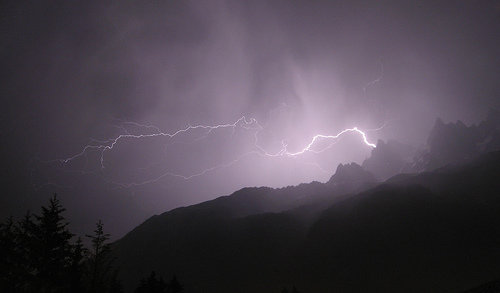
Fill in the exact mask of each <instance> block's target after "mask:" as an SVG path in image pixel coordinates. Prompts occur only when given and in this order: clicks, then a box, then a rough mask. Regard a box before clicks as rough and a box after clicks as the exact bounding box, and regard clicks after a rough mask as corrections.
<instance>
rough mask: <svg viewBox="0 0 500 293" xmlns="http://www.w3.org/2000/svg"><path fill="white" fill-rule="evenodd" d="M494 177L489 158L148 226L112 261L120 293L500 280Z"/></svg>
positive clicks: (160, 219)
mask: <svg viewBox="0 0 500 293" xmlns="http://www.w3.org/2000/svg"><path fill="white" fill-rule="evenodd" d="M499 175H500V153H499V152H496V153H490V154H487V155H486V156H483V157H481V158H479V159H477V160H475V161H472V162H469V163H468V164H465V165H462V166H455V167H448V168H443V169H440V170H437V171H435V172H429V173H422V174H419V175H399V176H397V177H395V178H392V179H390V180H389V181H388V182H386V183H384V184H382V185H380V186H377V187H375V188H373V189H370V190H368V191H364V192H362V193H359V194H356V195H346V193H347V192H345V191H344V192H341V191H336V192H335V191H334V190H335V187H334V186H336V184H334V183H330V184H324V185H322V184H319V183H315V184H312V185H302V186H301V187H297V188H299V189H300V188H302V191H297V190H295V189H294V188H290V189H288V190H286V189H281V190H279V191H275V190H271V189H244V190H242V191H240V192H238V193H236V194H234V195H232V196H229V197H224V198H219V199H217V200H215V201H211V202H207V203H203V204H200V205H196V206H192V207H188V208H182V209H177V210H174V211H171V212H168V213H165V214H163V215H160V216H156V217H153V218H151V219H150V220H148V221H147V222H145V223H144V224H142V225H141V226H139V227H138V228H136V229H135V230H134V231H132V232H131V233H129V234H128V235H127V236H126V237H124V238H123V239H121V240H120V241H118V242H117V243H116V244H115V251H116V253H117V256H118V261H119V263H120V264H121V269H122V275H121V276H122V277H123V278H124V282H125V284H126V286H127V287H128V288H131V287H132V286H133V284H135V283H136V282H137V280H138V279H139V278H140V277H143V276H145V275H147V274H148V273H149V272H150V271H151V270H155V271H157V272H159V273H160V274H161V275H164V276H166V277H168V276H169V275H171V274H173V273H176V274H177V275H178V276H179V278H180V279H181V281H183V282H184V283H185V288H186V292H279V291H280V289H281V288H282V287H283V286H291V285H292V284H293V285H296V286H297V288H298V289H299V290H300V291H301V292H369V291H371V292H373V291H378V292H460V291H464V290H466V289H469V288H473V287H475V286H478V285H480V284H482V283H486V282H487V281H490V280H494V279H497V278H498V277H499V276H500V180H499V178H500V176H499ZM338 177H339V176H338ZM338 177H337V178H338ZM344 179H345V178H344ZM358 188H359V186H358ZM287 194H288V196H289V198H291V199H289V198H288V197H287ZM277 198H279V200H277ZM308 199H311V200H308ZM321 207H323V208H321ZM328 207H329V208H328ZM325 209H326V210H325Z"/></svg>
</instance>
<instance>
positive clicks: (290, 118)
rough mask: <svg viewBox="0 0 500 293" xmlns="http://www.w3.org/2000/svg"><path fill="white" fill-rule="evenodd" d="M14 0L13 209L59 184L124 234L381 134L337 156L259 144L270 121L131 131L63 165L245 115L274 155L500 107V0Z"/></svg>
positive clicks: (318, 167) (7, 192)
mask: <svg viewBox="0 0 500 293" xmlns="http://www.w3.org/2000/svg"><path fill="white" fill-rule="evenodd" d="M0 11H2V12H1V15H0V32H1V38H2V41H1V45H0V53H1V56H2V64H1V65H2V66H1V68H2V69H1V72H2V86H1V87H0V88H1V96H2V101H3V111H2V113H3V114H2V121H1V122H2V123H1V125H2V127H1V133H2V159H3V160H2V162H3V163H4V166H5V167H6V168H4V172H3V174H2V180H3V182H2V183H3V184H2V185H3V186H4V188H5V189H4V194H3V195H2V198H1V202H0V205H1V206H2V208H1V210H0V211H1V214H2V215H5V216H6V215H8V214H19V213H21V212H23V211H25V210H26V209H28V208H31V209H35V210H36V209H37V207H38V206H39V205H40V204H41V203H43V202H45V201H46V200H47V198H48V197H49V196H50V195H51V193H53V192H58V193H59V194H60V196H61V197H62V198H63V203H64V204H65V205H66V206H67V208H68V210H69V213H68V217H69V218H70V219H71V220H72V222H74V223H75V225H76V226H77V229H81V230H89V229H88V227H91V225H92V223H93V222H94V221H96V220H97V219H98V218H102V219H103V220H104V223H105V225H106V224H107V225H108V226H109V229H110V230H111V232H112V233H113V234H115V235H118V236H119V235H122V234H123V233H124V232H126V231H127V230H129V229H130V228H132V227H133V226H135V225H137V224H139V223H140V221H142V220H143V219H145V218H147V217H149V216H151V215H152V214H154V213H160V212H163V211H166V210H168V209H171V208H174V207H177V206H179V205H186V204H192V203H197V202H200V201H203V200H207V199H212V198H214V197H216V196H220V195H225V194H229V193H231V192H233V191H235V190H237V189H239V188H242V187H244V186H262V185H267V186H272V187H279V186H285V185H291V184H298V183H300V182H309V181H312V180H318V181H325V180H327V179H328V178H329V177H330V176H331V175H332V173H333V172H334V170H335V169H336V166H337V164H338V163H341V162H351V161H356V162H358V163H361V162H362V161H363V160H364V159H365V158H366V157H368V156H369V154H370V149H371V148H370V147H368V146H366V145H365V144H364V143H363V141H362V138H361V137H360V135H359V134H356V133H350V134H347V135H344V136H342V137H341V139H339V140H335V141H333V140H332V141H327V142H335V144H334V145H332V147H331V148H329V149H328V150H326V151H324V152H323V153H321V154H314V153H310V152H308V153H306V154H304V155H303V156H295V157H292V158H290V157H289V156H277V157H272V158H271V157H267V156H262V150H260V154H261V155H258V154H253V155H244V154H247V153H248V152H251V151H255V145H254V142H255V141H254V139H255V136H254V135H255V132H256V130H255V129H245V128H244V127H241V126H242V125H241V124H239V125H238V126H237V127H234V128H231V127H226V128H221V129H217V130H213V131H212V132H210V133H209V135H206V134H207V131H206V130H205V131H201V130H200V129H197V130H193V131H189V132H186V133H184V134H181V135H179V136H176V137H175V138H172V139H171V138H168V137H165V136H163V137H153V138H151V137H150V138H142V139H134V138H124V139H120V140H119V142H118V143H117V144H116V145H115V146H114V148H113V149H112V150H109V151H106V152H105V154H104V165H105V168H104V169H102V168H101V165H100V157H99V156H100V153H99V152H96V151H92V150H89V151H87V152H85V153H84V154H83V155H82V156H80V157H78V158H76V159H75V160H73V161H70V162H68V163H67V164H61V163H59V162H51V163H50V162H46V161H49V160H52V159H64V158H68V157H71V156H73V155H75V154H78V153H80V152H81V151H82V150H83V148H84V147H85V145H88V144H92V145H96V144H98V143H97V142H95V140H101V141H102V140H107V139H110V138H116V137H117V136H119V135H121V134H122V135H123V134H126V133H129V134H134V135H138V134H153V133H157V132H158V131H163V132H165V133H174V132H175V131H177V130H179V129H183V128H186V127H187V126H189V125H217V124H231V123H234V122H235V121H237V120H238V119H239V118H240V117H242V116H245V117H247V118H248V119H249V118H255V119H257V121H258V123H259V125H260V127H262V128H261V130H260V131H259V132H258V139H259V146H260V147H262V148H263V149H264V150H265V151H267V152H269V153H276V152H279V151H280V149H281V148H282V141H286V143H287V145H288V146H287V150H288V151H290V152H296V151H300V150H301V149H303V148H304V147H305V146H307V144H308V143H309V142H310V141H311V139H312V138H313V136H314V135H317V134H324V135H335V134H337V133H338V132H340V131H341V130H342V129H345V128H351V127H355V126H357V127H359V129H361V130H364V131H366V134H367V137H368V140H369V141H370V142H376V141H377V140H378V139H383V140H387V139H396V140H399V141H401V142H404V143H408V144H411V145H414V146H417V147H418V146H421V145H423V144H424V143H425V139H426V135H427V133H428V131H429V129H430V128H431V127H432V125H433V123H434V120H435V119H436V117H441V118H442V119H443V120H444V121H455V120H457V119H461V120H462V121H464V122H465V123H468V124H470V123H474V122H477V121H479V120H481V119H482V118H484V116H485V115H486V112H487V111H488V109H489V108H497V109H498V108H500V99H499V97H500V84H499V83H498V80H499V79H500V57H499V54H498V52H500V42H499V41H498V40H500V2H498V1H418V2H417V1H162V2H153V3H150V2H147V3H140V4H139V3H136V2H125V1H116V2H111V1H82V2H79V3H74V2H67V1H45V2H44V3H43V4H41V3H39V2H38V1H7V2H5V3H3V4H2V6H1V7H0ZM129 122H134V123H140V124H142V125H154V126H155V127H157V128H154V127H144V126H142V127H141V126H137V124H133V123H129ZM254 126H255V125H254ZM381 126H384V127H383V128H382V129H379V130H374V129H378V128H379V127H381ZM259 129H260V128H259ZM204 135H206V137H205V136H204ZM92 139H94V140H92ZM103 144H105V143H103ZM108 145H109V142H108ZM324 146H325V141H320V142H319V143H318V144H316V145H315V147H317V148H318V149H319V148H322V147H324ZM242 155H244V156H243V157H241V156H242ZM238 158H241V159H240V160H239V161H238V162H233V161H234V160H236V159H238ZM231 162H233V163H232V164H229V163H231ZM221 164H222V165H224V167H223V168H216V169H214V170H212V171H210V172H207V173H205V174H204V175H203V176H199V177H195V178H192V179H190V180H184V179H182V178H178V177H175V176H169V175H165V176H163V177H161V175H162V174H167V173H168V172H170V173H176V174H183V175H186V176H188V175H192V174H196V173H200V172H202V171H203V170H206V169H210V168H212V167H214V166H218V165H221ZM158 177H161V178H160V179H159V180H156V181H155V182H153V183H149V184H143V185H140V186H133V187H127V188H122V187H119V185H117V184H113V183H112V182H120V183H124V184H128V183H132V182H144V181H148V180H151V179H155V178H158Z"/></svg>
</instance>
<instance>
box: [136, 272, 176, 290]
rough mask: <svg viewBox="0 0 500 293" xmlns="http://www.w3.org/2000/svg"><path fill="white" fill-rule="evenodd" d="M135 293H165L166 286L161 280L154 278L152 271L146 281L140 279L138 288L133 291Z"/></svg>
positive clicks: (154, 274)
mask: <svg viewBox="0 0 500 293" xmlns="http://www.w3.org/2000/svg"><path fill="white" fill-rule="evenodd" d="M134 292H135V293H166V292H168V291H167V284H165V281H163V278H162V277H160V278H159V279H157V278H156V273H155V272H154V271H153V272H151V274H150V275H149V277H148V278H147V279H142V280H141V282H140V284H139V287H137V289H135V291H134Z"/></svg>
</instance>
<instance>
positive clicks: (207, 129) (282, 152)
mask: <svg viewBox="0 0 500 293" xmlns="http://www.w3.org/2000/svg"><path fill="white" fill-rule="evenodd" d="M127 126H133V127H136V128H138V129H142V131H143V132H146V133H139V134H137V133H132V132H131V131H130V130H129V129H128V128H127ZM116 127H117V128H118V129H120V130H121V132H122V134H120V135H118V136H116V137H114V138H110V139H106V140H97V139H91V142H90V143H89V144H88V145H86V146H84V147H83V148H82V150H81V151H80V152H78V153H77V154H75V155H73V156H71V157H68V158H65V159H60V160H55V161H58V162H60V163H61V164H62V165H63V166H66V165H68V164H69V163H71V162H72V161H74V160H76V159H77V158H80V157H83V156H87V154H88V153H89V152H92V151H95V152H98V154H99V160H100V167H101V170H102V171H104V169H106V160H105V157H106V153H108V152H110V151H112V150H113V149H114V148H115V147H117V146H118V145H119V144H120V143H121V142H122V141H123V140H126V139H133V140H144V139H151V138H155V137H164V138H167V139H174V138H175V137H177V136H180V135H181V134H188V133H190V132H192V131H195V130H202V131H204V133H203V135H201V136H200V137H198V138H196V140H195V141H198V140H201V139H204V138H206V137H208V136H209V135H210V134H211V133H212V132H214V131H215V130H218V129H226V128H228V129H232V130H233V134H234V132H235V131H236V129H237V128H241V129H244V130H249V131H252V132H253V144H252V146H251V147H252V150H251V151H248V152H246V153H243V154H241V155H239V156H238V157H236V158H235V159H233V160H230V161H227V162H224V163H221V164H218V165H215V166H212V167H209V168H206V169H203V170H201V171H200V172H197V173H193V174H188V175H185V174H179V173H175V172H172V171H167V172H163V173H162V174H160V175H158V176H154V177H153V178H150V179H147V180H144V181H140V182H132V183H122V182H114V181H111V182H110V183H112V184H114V185H116V186H119V187H124V188H128V187H133V186H139V185H144V184H149V183H153V182H157V181H159V180H161V179H162V178H165V177H176V178H180V179H184V180H189V179H192V178H194V177H198V176H202V175H205V174H207V173H209V172H212V171H214V170H217V169H220V168H225V167H229V166H231V165H233V164H235V163H237V162H239V161H241V160H242V159H243V158H245V157H248V156H250V155H258V156H261V157H282V158H291V157H298V156H301V155H304V154H305V153H308V152H310V153H315V154H319V153H322V152H324V151H326V150H328V149H329V148H331V147H332V146H333V145H334V144H335V143H336V142H337V141H338V139H339V138H340V137H341V136H343V135H345V134H347V133H354V134H358V135H359V136H360V137H361V141H362V143H364V144H365V145H367V146H369V147H371V148H375V147H376V145H375V144H374V143H371V142H370V141H369V140H368V138H367V135H366V133H365V132H364V131H362V130H360V129H359V128H357V127H353V128H347V129H344V130H342V131H340V132H339V133H337V134H335V135H324V134H317V135H315V136H313V137H312V138H311V140H310V142H309V143H308V144H307V145H306V146H305V147H303V148H302V149H300V150H298V151H290V150H288V144H287V143H286V142H285V141H282V147H281V149H279V150H278V151H277V152H269V151H267V150H266V149H265V148H264V147H262V146H261V145H260V144H259V133H260V132H261V131H262V130H263V129H264V127H263V126H262V125H261V124H259V122H258V121H257V119H255V118H247V117H245V116H242V117H241V118H239V119H237V120H236V121H235V122H233V123H227V124H217V125H203V124H199V125H188V126H187V127H185V128H182V129H179V130H176V131H174V132H171V133H168V132H163V131H161V130H160V128H159V127H156V126H154V125H150V124H140V123H136V122H129V121H121V122H120V125H118V126H116ZM320 140H322V141H324V140H330V141H331V142H330V143H329V144H328V145H327V146H323V147H321V148H318V147H317V145H318V142H319V141H320ZM314 165H315V166H317V164H314ZM317 167H318V166H317ZM320 169H321V168H320ZM322 171H324V170H322Z"/></svg>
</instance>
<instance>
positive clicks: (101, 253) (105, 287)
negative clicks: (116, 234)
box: [86, 220, 120, 293]
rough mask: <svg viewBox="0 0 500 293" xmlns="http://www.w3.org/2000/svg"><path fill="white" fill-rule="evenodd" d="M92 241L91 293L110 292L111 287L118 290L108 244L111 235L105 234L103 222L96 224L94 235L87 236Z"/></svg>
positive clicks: (89, 283) (88, 280)
mask: <svg viewBox="0 0 500 293" xmlns="http://www.w3.org/2000/svg"><path fill="white" fill-rule="evenodd" d="M86 236H87V237H88V238H90V239H91V242H92V248H91V249H90V251H89V257H88V261H87V274H86V275H87V284H88V291H89V292H96V293H99V292H109V291H110V290H111V287H113V288H114V290H118V289H117V288H118V287H120V286H119V285H117V283H118V281H117V278H116V270H114V269H113V266H112V263H113V258H112V256H111V247H110V245H109V243H107V241H108V239H109V237H110V235H109V234H107V233H104V229H103V224H102V221H101V220H99V221H98V222H97V224H96V230H94V235H86Z"/></svg>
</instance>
